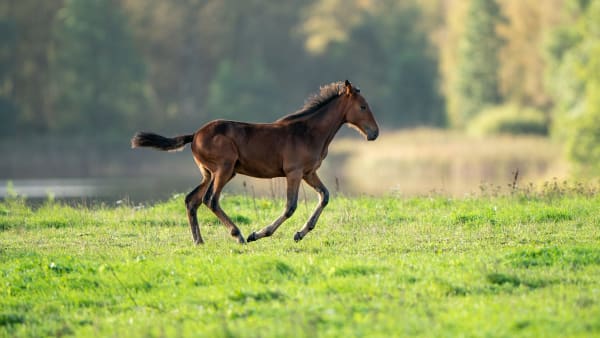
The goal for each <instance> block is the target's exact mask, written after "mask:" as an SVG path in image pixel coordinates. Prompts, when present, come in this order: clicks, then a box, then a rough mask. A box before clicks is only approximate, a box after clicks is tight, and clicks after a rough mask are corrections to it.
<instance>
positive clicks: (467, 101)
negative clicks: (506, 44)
mask: <svg viewBox="0 0 600 338" xmlns="http://www.w3.org/2000/svg"><path fill="white" fill-rule="evenodd" d="M465 20H466V21H465V31H464V34H463V37H462V39H461V42H460V45H459V50H458V53H459V60H458V65H457V69H456V72H458V75H457V78H458V80H457V84H456V88H453V90H452V92H451V95H456V100H457V102H458V103H457V106H456V109H457V111H455V112H453V116H452V120H453V124H454V125H456V126H459V127H462V126H464V125H465V124H466V123H467V122H468V121H469V120H470V119H471V118H473V117H474V116H475V115H477V113H478V112H480V111H481V109H483V108H485V107H486V106H487V105H495V104H498V103H499V102H500V99H501V97H500V92H499V88H498V69H499V66H500V62H499V60H498V53H499V50H500V48H501V46H502V43H503V42H502V40H501V38H500V37H499V35H498V32H497V29H496V27H497V26H498V24H499V23H500V22H502V20H503V15H502V13H501V9H500V7H499V6H498V4H497V3H496V0H471V1H470V6H469V9H468V12H467V16H466V19H465Z"/></svg>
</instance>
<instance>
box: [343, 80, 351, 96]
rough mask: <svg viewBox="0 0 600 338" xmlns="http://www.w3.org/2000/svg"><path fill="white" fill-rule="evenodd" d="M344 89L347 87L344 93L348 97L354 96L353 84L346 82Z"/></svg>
mask: <svg viewBox="0 0 600 338" xmlns="http://www.w3.org/2000/svg"><path fill="white" fill-rule="evenodd" d="M344 87H345V90H344V92H345V93H346V95H352V83H350V81H348V80H346V82H344Z"/></svg>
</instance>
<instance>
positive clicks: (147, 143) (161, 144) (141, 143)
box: [131, 132, 194, 151]
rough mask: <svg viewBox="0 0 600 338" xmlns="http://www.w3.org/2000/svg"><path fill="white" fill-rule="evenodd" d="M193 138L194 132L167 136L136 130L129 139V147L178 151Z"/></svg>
mask: <svg viewBox="0 0 600 338" xmlns="http://www.w3.org/2000/svg"><path fill="white" fill-rule="evenodd" d="M193 140H194V134H190V135H180V136H175V137H172V138H169V137H164V136H160V135H158V134H154V133H146V132H138V133H136V134H135V135H134V136H133V138H132V139H131V148H137V147H150V148H155V149H159V150H168V151H179V150H182V149H183V147H185V145H186V144H188V143H190V142H192V141H193Z"/></svg>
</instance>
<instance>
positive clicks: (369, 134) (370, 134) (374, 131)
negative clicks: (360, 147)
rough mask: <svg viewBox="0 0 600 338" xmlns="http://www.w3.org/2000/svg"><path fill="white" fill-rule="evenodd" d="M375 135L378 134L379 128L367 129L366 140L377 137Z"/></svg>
mask: <svg viewBox="0 0 600 338" xmlns="http://www.w3.org/2000/svg"><path fill="white" fill-rule="evenodd" d="M377 136H379V130H378V129H375V130H371V129H369V132H368V134H367V140H368V141H373V140H375V139H376V138H377Z"/></svg>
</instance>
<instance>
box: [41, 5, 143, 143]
mask: <svg viewBox="0 0 600 338" xmlns="http://www.w3.org/2000/svg"><path fill="white" fill-rule="evenodd" d="M55 37H56V41H57V46H56V56H55V58H53V59H52V66H53V70H54V75H55V78H54V80H55V81H54V90H55V91H56V109H57V114H56V119H55V120H53V121H51V122H52V123H53V125H52V126H51V127H53V128H55V129H57V130H65V131H80V130H88V131H95V132H107V131H108V132H110V131H123V128H126V127H127V126H128V125H129V124H130V123H131V121H132V120H133V118H134V117H135V116H136V114H138V113H139V112H141V111H143V109H142V107H143V103H144V100H145V97H144V95H145V93H144V86H145V82H144V81H145V79H144V65H143V63H142V59H141V58H140V56H139V55H138V54H137V52H136V50H135V48H134V46H133V44H132V42H133V41H132V38H131V34H130V32H129V30H128V27H127V18H126V17H125V15H124V13H123V12H122V11H121V9H120V8H119V7H118V6H117V5H115V3H114V2H111V1H87V0H68V1H66V3H65V7H64V8H62V9H61V10H60V12H59V14H58V16H57V26H56V30H55ZM99 126H104V128H98V127H99Z"/></svg>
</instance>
